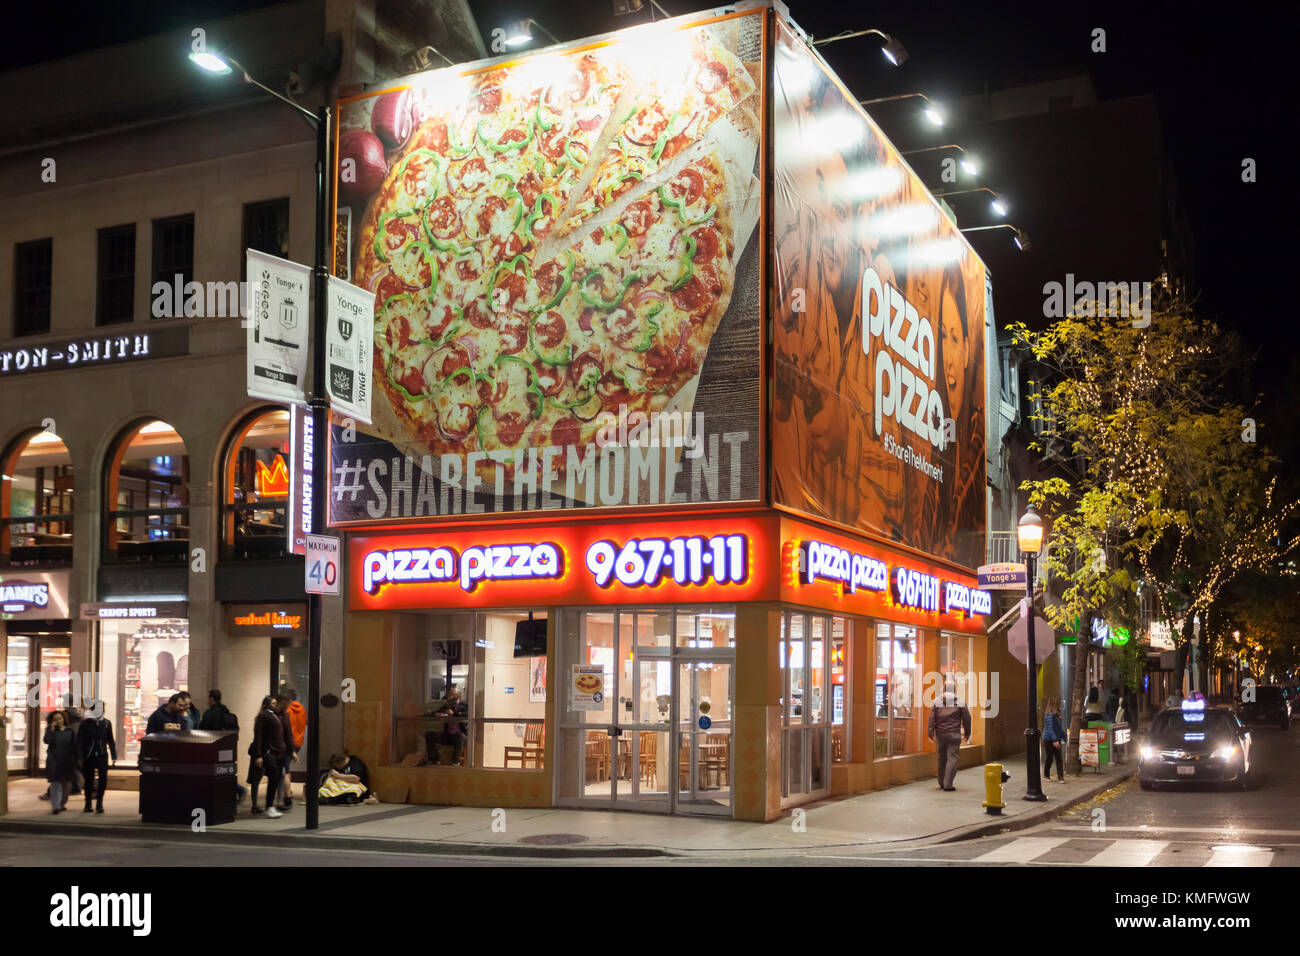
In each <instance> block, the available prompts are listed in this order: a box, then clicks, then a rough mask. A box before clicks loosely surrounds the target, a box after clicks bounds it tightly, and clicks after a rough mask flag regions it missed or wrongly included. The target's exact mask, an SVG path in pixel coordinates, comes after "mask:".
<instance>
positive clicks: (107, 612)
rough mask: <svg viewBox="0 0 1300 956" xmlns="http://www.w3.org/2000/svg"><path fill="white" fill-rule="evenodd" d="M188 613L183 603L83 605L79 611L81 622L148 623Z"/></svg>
mask: <svg viewBox="0 0 1300 956" xmlns="http://www.w3.org/2000/svg"><path fill="white" fill-rule="evenodd" d="M188 613H189V612H188V605H187V604H186V602H184V601H161V602H159V601H155V602H151V603H144V602H140V603H135V602H126V601H122V602H117V601H112V602H108V603H104V604H91V603H83V604H82V605H81V610H80V614H81V619H82V620H83V621H148V620H153V619H156V618H157V619H164V618H184V617H186V616H187V615H188Z"/></svg>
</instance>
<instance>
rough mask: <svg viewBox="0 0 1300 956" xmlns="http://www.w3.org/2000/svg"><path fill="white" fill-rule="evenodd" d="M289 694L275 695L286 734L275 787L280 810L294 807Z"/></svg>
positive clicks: (276, 713) (291, 723) (291, 726)
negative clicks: (291, 783) (290, 774)
mask: <svg viewBox="0 0 1300 956" xmlns="http://www.w3.org/2000/svg"><path fill="white" fill-rule="evenodd" d="M289 703H290V701H289V695H288V694H285V693H283V692H281V693H279V694H276V695H275V715H276V716H277V717H278V718H280V731H281V733H282V734H283V735H284V758H283V759H282V760H281V761H280V782H279V785H278V786H276V788H275V807H276V809H277V810H279V811H280V812H282V813H283V812H286V811H289V810H292V809H293V804H292V803H290V802H289V798H288V796H287V794H288V788H289V768H290V767H291V766H293V758H294V750H293V721H292V720H290V719H289Z"/></svg>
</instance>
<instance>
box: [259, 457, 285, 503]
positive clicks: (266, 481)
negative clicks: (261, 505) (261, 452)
mask: <svg viewBox="0 0 1300 956" xmlns="http://www.w3.org/2000/svg"><path fill="white" fill-rule="evenodd" d="M288 493H289V468H288V466H287V465H285V463H284V456H283V455H276V456H275V460H274V461H272V462H271V464H270V465H269V466H268V465H267V464H266V462H264V461H259V462H258V463H257V494H258V496H259V497H263V498H271V497H277V496H279V495H287V494H288Z"/></svg>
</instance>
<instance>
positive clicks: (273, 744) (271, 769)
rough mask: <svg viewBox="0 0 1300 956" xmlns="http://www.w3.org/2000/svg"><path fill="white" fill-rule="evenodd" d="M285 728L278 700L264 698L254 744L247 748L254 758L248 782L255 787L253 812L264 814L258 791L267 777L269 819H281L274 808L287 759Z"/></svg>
mask: <svg viewBox="0 0 1300 956" xmlns="http://www.w3.org/2000/svg"><path fill="white" fill-rule="evenodd" d="M284 749H285V748H284V725H283V724H281V723H280V715H279V714H277V713H276V711H275V698H274V697H272V696H271V695H269V694H268V695H267V696H266V697H263V698H262V708H261V710H259V711H258V713H257V717H256V719H255V720H254V721H253V741H252V743H250V744H249V745H248V755H249V756H250V757H252V758H253V760H252V763H251V764H250V765H249V768H248V783H249V785H250V786H251V787H252V788H253V812H254V813H262V812H263V810H262V809H261V808H260V807H259V806H258V805H257V788H258V786H259V785H260V784H261V782H262V778H263V777H265V778H266V810H265V813H266V815H267V816H268V817H272V818H275V817H278V816H280V811H279V810H277V809H276V808H275V803H274V801H275V791H276V789H277V788H278V787H279V785H280V773H281V770H280V766H281V761H283V760H284Z"/></svg>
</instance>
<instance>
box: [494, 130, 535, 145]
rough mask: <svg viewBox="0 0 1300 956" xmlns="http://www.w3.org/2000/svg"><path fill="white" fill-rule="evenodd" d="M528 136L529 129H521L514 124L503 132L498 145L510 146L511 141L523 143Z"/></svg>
mask: <svg viewBox="0 0 1300 956" xmlns="http://www.w3.org/2000/svg"><path fill="white" fill-rule="evenodd" d="M527 138H528V130H526V129H521V128H520V127H518V126H512V127H510V129H508V130H506V131H505V132H504V133H502V134H501V137H500V138H499V139H498V140H497V145H498V146H509V145H510V144H511V143H522V142H523V141H524V140H526V139H527Z"/></svg>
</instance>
